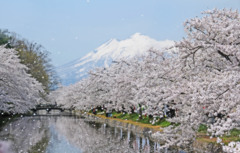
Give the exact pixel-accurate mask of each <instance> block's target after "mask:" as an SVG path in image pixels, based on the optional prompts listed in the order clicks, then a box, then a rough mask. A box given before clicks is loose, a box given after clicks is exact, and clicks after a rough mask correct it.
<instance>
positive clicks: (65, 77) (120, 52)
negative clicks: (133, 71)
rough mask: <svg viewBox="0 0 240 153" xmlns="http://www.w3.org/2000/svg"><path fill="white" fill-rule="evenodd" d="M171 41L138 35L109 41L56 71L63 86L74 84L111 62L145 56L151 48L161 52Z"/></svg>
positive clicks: (171, 43) (170, 44)
mask: <svg viewBox="0 0 240 153" xmlns="http://www.w3.org/2000/svg"><path fill="white" fill-rule="evenodd" d="M173 44H174V42H173V41H170V40H166V41H157V40H155V39H152V38H150V37H148V36H145V35H142V34H140V33H135V34H133V35H132V36H130V37H129V38H128V39H125V40H121V41H118V40H116V39H110V40H109V41H107V42H106V43H104V44H102V45H101V46H99V47H98V48H96V49H95V50H94V52H90V53H88V54H87V55H86V56H84V57H82V58H80V59H79V60H76V61H73V62H70V63H69V64H65V65H64V66H62V67H60V68H59V69H58V70H57V71H58V73H59V75H60V77H61V79H62V81H63V82H62V83H63V85H69V84H72V83H75V82H77V81H79V80H81V78H84V77H86V76H87V72H88V71H89V70H91V69H94V68H96V67H108V66H109V65H110V64H111V62H112V61H113V60H119V59H129V58H133V57H136V56H141V55H144V54H147V51H148V50H149V49H151V48H153V49H158V50H161V49H163V48H166V47H170V46H172V45H173Z"/></svg>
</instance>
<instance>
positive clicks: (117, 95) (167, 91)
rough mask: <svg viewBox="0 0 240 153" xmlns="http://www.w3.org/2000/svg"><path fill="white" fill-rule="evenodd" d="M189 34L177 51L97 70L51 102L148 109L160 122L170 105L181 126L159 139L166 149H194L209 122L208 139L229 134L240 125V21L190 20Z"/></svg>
mask: <svg viewBox="0 0 240 153" xmlns="http://www.w3.org/2000/svg"><path fill="white" fill-rule="evenodd" d="M184 29H185V31H186V37H185V38H183V39H182V40H181V41H178V42H176V43H175V45H174V46H173V47H172V48H169V49H166V50H164V51H157V50H149V53H148V55H147V56H144V57H137V58H135V59H131V60H120V61H114V62H113V64H112V65H111V66H110V67H108V68H96V69H95V70H94V71H90V72H89V77H88V78H85V79H83V80H81V81H80V82H78V83H76V84H74V85H71V86H68V87H64V88H60V89H58V90H56V91H54V92H53V93H52V94H51V96H52V97H53V99H55V101H56V102H57V103H58V104H61V105H63V106H64V107H66V108H76V109H79V110H85V111H89V110H90V109H91V108H95V107H98V106H104V107H106V108H107V109H111V110H112V109H115V110H118V111H126V112H128V113H131V108H134V107H137V106H145V110H144V111H143V112H142V114H145V115H153V116H154V117H155V118H156V117H161V116H164V112H163V110H162V108H164V106H166V105H168V106H169V107H170V108H171V109H174V110H175V111H176V110H177V113H176V115H175V116H174V117H173V118H167V120H168V121H169V122H172V123H177V124H174V125H171V126H168V127H166V128H164V132H162V133H160V132H159V133H155V134H154V137H156V138H159V139H162V140H164V141H165V142H166V145H165V146H169V145H179V146H181V145H186V144H187V145H188V144H190V143H191V142H192V141H193V140H194V139H195V138H196V133H197V130H198V128H199V126H200V124H202V123H203V122H204V121H205V120H206V118H212V119H213V120H212V122H211V124H207V126H208V131H207V132H208V134H209V135H211V136H214V137H220V136H222V135H224V134H226V133H228V132H229V131H230V130H231V129H233V128H236V127H238V126H239V122H240V103H239V99H240V94H239V93H240V71H239V70H240V15H239V13H238V12H237V11H233V10H227V9H223V10H217V9H215V10H211V11H205V12H203V15H202V17H201V18H199V17H196V18H193V19H189V20H187V21H186V22H185V23H184ZM142 114H139V116H140V117H141V116H142ZM176 125H178V126H176ZM217 140H218V142H219V143H221V139H220V138H218V139H217ZM233 143H234V142H233ZM222 144H223V143H222ZM234 144H235V143H234ZM231 145H232V144H231ZM232 146H235V148H239V144H238V146H237V147H236V144H235V145H232ZM225 149H229V148H227V147H225ZM232 149H234V147H233V148H232Z"/></svg>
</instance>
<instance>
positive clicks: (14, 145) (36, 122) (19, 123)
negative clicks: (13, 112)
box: [0, 117, 48, 153]
mask: <svg viewBox="0 0 240 153" xmlns="http://www.w3.org/2000/svg"><path fill="white" fill-rule="evenodd" d="M47 126H48V119H47V118H40V117H34V118H32V117H24V118H20V119H18V120H16V121H13V122H11V123H10V124H8V125H6V126H4V127H3V129H4V130H3V131H1V132H0V143H1V140H8V141H7V143H5V141H3V142H4V146H8V147H10V148H11V150H12V151H13V152H17V153H18V152H29V150H30V149H31V148H32V147H34V146H35V145H36V144H37V143H38V142H39V141H41V140H42V139H43V138H44V137H46V136H47V133H46V132H47V131H46V129H45V128H46V127H47ZM12 138H14V139H12ZM10 142H11V143H10ZM0 153H2V152H1V151H0ZM3 153H5V152H3ZM7 153H8V152H7Z"/></svg>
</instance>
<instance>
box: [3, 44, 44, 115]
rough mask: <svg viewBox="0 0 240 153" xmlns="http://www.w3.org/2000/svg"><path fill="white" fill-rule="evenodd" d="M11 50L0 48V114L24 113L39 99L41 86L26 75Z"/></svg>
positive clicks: (13, 51)
mask: <svg viewBox="0 0 240 153" xmlns="http://www.w3.org/2000/svg"><path fill="white" fill-rule="evenodd" d="M16 54H17V52H16V51H15V50H13V49H6V48H5V47H4V46H0V61H1V62H0V106H1V107H0V112H2V113H26V112H27V111H29V109H31V108H34V107H35V105H37V104H38V102H39V101H40V100H42V99H41V96H40V92H43V87H42V85H41V84H40V83H39V82H37V81H36V80H35V79H34V78H33V77H31V76H30V75H29V74H27V73H26V70H27V67H26V66H25V65H23V64H21V63H20V59H19V58H18V56H17V55H16Z"/></svg>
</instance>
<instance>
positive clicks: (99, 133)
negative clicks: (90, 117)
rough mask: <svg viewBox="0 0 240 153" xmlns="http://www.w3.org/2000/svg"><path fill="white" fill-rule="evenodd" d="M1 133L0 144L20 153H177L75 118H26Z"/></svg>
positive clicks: (127, 134)
mask: <svg viewBox="0 0 240 153" xmlns="http://www.w3.org/2000/svg"><path fill="white" fill-rule="evenodd" d="M0 130H1V132H0V144H1V142H3V141H4V143H5V142H8V143H7V144H8V145H9V144H10V146H11V150H12V151H13V152H17V153H25V152H29V153H31V152H32V153H33V152H46V153H81V152H82V153H85V152H87V153H88V152H90V153H92V152H98V153H99V152H100V153H105V152H111V153H112V152H113V153H114V152H116V153H121V152H126V153H129V152H143V153H150V152H176V151H169V150H160V149H159V147H160V145H159V143H157V142H152V141H150V140H149V139H148V138H144V137H141V136H139V135H134V134H133V133H132V132H130V131H125V130H123V129H121V128H117V127H109V126H107V125H106V124H99V123H89V122H85V121H84V120H83V119H77V118H73V117H23V118H20V119H18V120H16V121H13V122H11V123H10V124H8V125H6V126H5V127H3V128H2V129H0Z"/></svg>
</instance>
